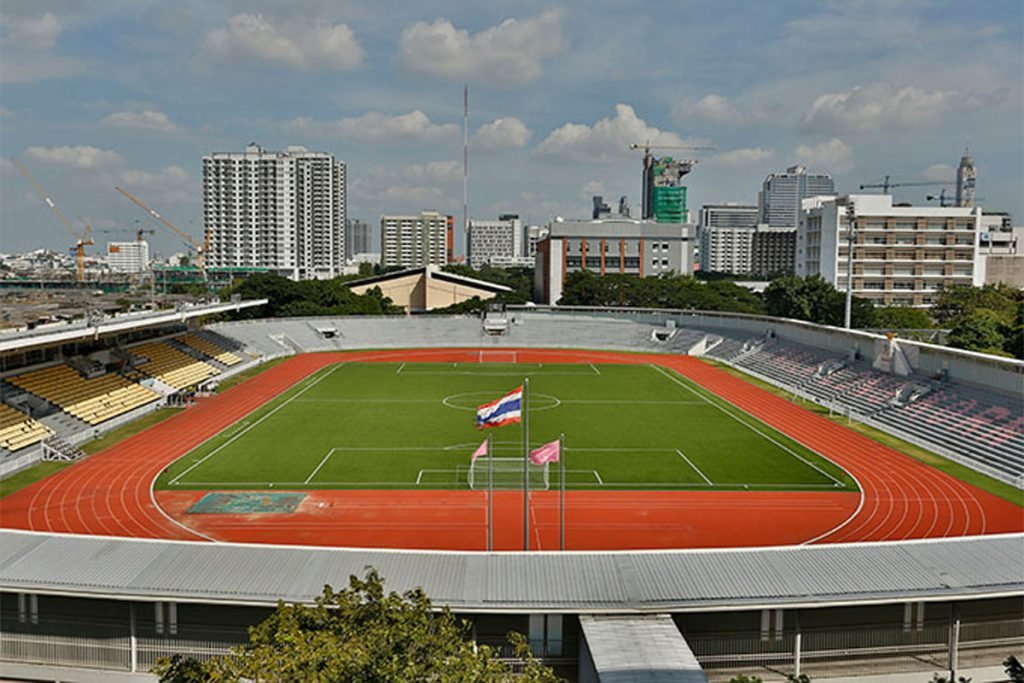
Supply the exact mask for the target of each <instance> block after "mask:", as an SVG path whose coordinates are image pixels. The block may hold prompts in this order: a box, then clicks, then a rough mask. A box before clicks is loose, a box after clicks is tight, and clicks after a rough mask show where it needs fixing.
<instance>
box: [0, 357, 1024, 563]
mask: <svg viewBox="0 0 1024 683" xmlns="http://www.w3.org/2000/svg"><path fill="white" fill-rule="evenodd" d="M489 351H492V352H493V350H489ZM508 351H513V350H508ZM514 351H515V353H516V354H517V360H518V361H519V362H524V363H592V362H593V363H636V364H639V363H644V364H656V365H660V366H662V367H665V368H671V369H673V370H676V371H678V372H680V373H681V374H683V375H685V376H687V377H688V378H690V379H692V380H694V381H696V382H697V383H699V384H701V385H702V386H704V387H706V388H708V389H710V390H711V391H713V392H714V393H716V394H718V395H719V396H722V397H723V398H725V399H726V400H728V401H730V402H731V403H733V404H735V405H737V406H738V407H740V408H742V409H744V410H746V411H747V412H749V413H751V414H753V415H755V416H756V417H758V418H759V419H761V420H763V421H764V422H766V423H768V424H770V425H772V426H773V427H775V428H776V429H778V430H779V431H781V432H783V433H785V434H788V435H789V436H791V437H793V438H794V439H796V440H798V441H800V442H801V443H803V444H805V445H807V446H808V447H810V448H812V449H813V450H815V451H817V452H819V453H821V454H822V455H824V456H826V457H828V458H830V459H831V460H833V461H834V462H836V463H837V464H839V465H840V466H842V467H843V468H844V469H846V470H847V471H848V472H849V473H850V474H851V475H852V476H853V477H854V478H855V479H856V480H857V481H858V483H859V485H860V488H861V494H854V493H832V492H747V491H742V492H740V491H731V492H725V491H656V492H649V491H645V492H640V491H570V492H569V493H568V496H567V500H568V504H567V515H566V520H567V524H566V526H567V531H566V536H567V541H568V547H569V548H570V549H573V550H612V549H639V548H693V547H735V546H760V545H786V544H795V543H805V542H850V541H879V540H900V539H911V538H935V537H945V536H962V535H973V534H985V533H1002V532H1011V531H1024V508H1021V507H1018V506H1016V505H1014V504H1012V503H1010V502H1008V501H1005V500H1003V499H1001V498H999V497H997V496H994V495H992V494H989V493H987V492H985V491H981V490H980V489H977V488H975V487H973V486H971V485H968V484H965V483H963V482H961V481H959V480H957V479H955V478H953V477H950V476H949V475H946V474H944V473H942V472H939V471H938V470H934V469H931V468H929V467H927V466H925V465H923V464H922V463H919V462H918V461H916V460H913V459H912V458H909V457H907V456H904V455H902V454H900V453H897V452H896V451H893V450H892V449H890V448H887V447H885V446H883V445H881V444H878V443H876V442H874V441H871V440H870V439H868V438H866V437H863V436H861V435H859V434H857V433H855V432H852V431H850V430H848V429H846V428H844V427H842V426H841V425H838V424H836V423H834V422H831V421H829V420H826V419H825V418H823V417H820V416H818V415H815V414H813V413H810V412H808V411H806V410H804V409H802V408H800V407H799V406H796V405H794V404H792V403H789V402H788V401H786V400H784V399H782V398H779V397H777V396H775V395H773V394H771V393H768V392H766V391H764V390H762V389H760V388H758V387H755V386H753V385H751V384H748V383H746V382H744V381H742V380H741V379H738V378H736V377H734V376H732V375H730V374H728V373H725V372H723V371H721V370H719V369H717V368H714V367H712V366H709V365H707V364H705V363H702V362H700V361H699V360H697V359H694V358H689V357H685V356H652V355H637V354H626V353H613V352H587V351H546V350H534V349H516V350H514ZM502 352H503V353H504V352H505V351H504V350H502ZM478 358H479V351H478V350H468V349H430V350H402V351H391V352H354V353H325V354H305V355H302V356H297V357H294V358H291V359H289V360H287V361H285V362H284V363H281V364H280V365H278V366H276V367H274V368H271V369H270V370H267V371H266V372H264V373H261V374H259V375H257V376H256V377H254V378H252V379H250V380H248V381H246V382H244V383H242V384H239V385H238V386H236V387H233V388H232V389H230V390H228V391H225V392H223V393H222V394H219V395H217V396H215V397H213V398H211V399H207V400H204V401H202V402H200V403H199V404H198V405H197V406H195V407H193V408H190V409H189V410H186V411H183V412H182V413H181V414H179V415H176V416H174V417H172V418H170V419H168V420H166V421H164V422H161V423H159V424H157V425H155V426H154V427H152V428H150V429H148V430H146V431H144V432H142V433H140V434H137V435H136V436H134V437H131V438H130V439H127V440H125V441H123V442H121V443H119V444H116V445H114V446H112V447H110V448H108V449H106V450H105V451H103V452H101V453H98V454H96V455H94V456H91V457H89V458H87V459H85V460H83V461H82V462H80V463H77V464H75V465H74V466H72V467H69V468H67V469H65V470H63V471H62V472H60V473H58V474H56V475H54V476H52V477H49V478H47V479H45V480H42V481H40V482H36V483H35V484H33V485H32V486H29V487H27V488H25V489H23V490H21V491H19V492H17V493H15V494H12V495H11V496H8V497H7V498H5V499H3V500H2V501H0V525H2V526H3V527H6V528H17V529H32V530H38V531H55V532H69V533H84V534H103V535H113V536H135V537H146V538H173V539H190V540H203V539H209V540H221V541H243V542H264V543H293V544H318V545H334V546H353V547H355V546H361V547H405V548H438V549H453V550H480V549H483V548H484V547H485V545H484V544H485V535H484V534H485V520H486V517H485V514H486V513H485V498H484V495H483V494H482V493H481V492H475V491H312V492H307V496H306V498H305V500H304V501H303V503H302V504H301V505H300V506H299V508H298V509H297V510H296V511H295V512H294V513H293V514H290V515H185V514H184V510H185V509H187V507H188V506H189V505H190V504H191V502H193V501H194V500H195V499H196V498H197V497H199V496H200V495H202V493H203V492H194V491H160V492H155V493H154V492H152V490H151V485H152V482H153V481H154V480H155V478H156V477H157V476H158V475H159V473H160V471H161V470H162V469H163V468H164V467H166V466H167V465H169V464H170V463H171V462H173V461H174V460H175V459H176V458H178V457H180V456H181V455H182V454H184V453H186V452H188V451H189V450H190V449H192V448H194V447H195V446H197V445H199V444H200V443H202V442H203V441H205V440H206V439H208V438H209V437H211V436H213V435H215V434H217V433H218V432H220V431H221V430H223V429H225V428H226V427H228V426H229V425H231V424H232V423H234V422H236V421H237V420H239V419H241V418H242V417H244V416H245V415H246V414H248V413H249V412H251V411H252V410H255V409H256V408H258V407H259V406H261V405H263V404H264V403H266V402H267V401H269V400H270V399H272V398H273V397H274V396H276V395H277V394H279V393H281V392H282V391H284V390H286V389H287V388H288V387H290V386H292V385H294V384H295V383H296V382H298V381H299V380H301V379H302V378H304V377H307V376H308V375H310V374H311V373H313V372H315V371H316V370H318V369H320V368H322V367H324V366H325V365H329V364H331V363H335V362H338V361H342V360H344V361H350V362H354V361H364V362H365V361H382V362H398V361H404V362H427V361H431V362H474V361H476V360H477V359H478ZM158 503H159V504H158ZM557 505H558V504H557V494H555V493H554V492H541V493H535V494H533V495H532V496H531V505H530V515H531V525H532V528H533V532H532V536H531V540H530V545H531V547H532V548H534V549H545V550H546V549H556V548H557V547H558V543H559V539H558V507H557ZM495 510H496V514H495V518H496V520H499V522H498V524H497V526H496V529H495V548H497V549H499V550H517V549H522V546H523V538H522V497H521V494H518V493H514V492H503V493H499V494H498V495H497V496H496V500H495Z"/></svg>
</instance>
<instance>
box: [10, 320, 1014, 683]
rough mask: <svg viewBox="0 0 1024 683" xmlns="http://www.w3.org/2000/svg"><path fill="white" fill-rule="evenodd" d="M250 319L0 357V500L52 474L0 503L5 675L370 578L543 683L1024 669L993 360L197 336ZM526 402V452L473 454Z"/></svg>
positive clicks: (746, 341)
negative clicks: (552, 447) (486, 410)
mask: <svg viewBox="0 0 1024 683" xmlns="http://www.w3.org/2000/svg"><path fill="white" fill-rule="evenodd" d="M259 303H260V302H258V301H257V302H231V303H224V304H210V305H196V306H191V307H182V308H180V309H178V310H175V311H169V312H150V313H143V314H133V315H129V316H119V317H113V318H108V319H103V320H98V319H94V320H88V321H82V322H81V323H77V324H59V325H53V326H41V327H39V328H36V329H33V330H23V331H18V332H12V333H4V334H2V335H0V353H2V360H3V365H2V374H0V379H2V388H3V393H4V398H3V407H2V410H3V411H4V413H3V422H2V431H0V437H2V438H0V447H2V449H3V450H2V451H0V455H2V459H0V473H2V474H4V475H9V474H13V473H15V472H17V471H19V470H23V469H24V468H25V467H26V466H28V465H34V464H36V463H38V462H39V461H41V460H42V461H44V462H43V463H42V465H43V466H44V467H52V469H54V470H55V473H54V474H52V475H50V476H48V477H46V478H42V479H40V480H38V481H35V482H34V483H31V484H29V485H27V486H25V487H24V488H21V489H20V490H17V491H14V492H13V493H10V494H6V493H5V495H4V497H3V499H2V502H0V513H2V526H3V529H2V530H0V537H2V544H3V545H2V547H3V548H4V554H3V555H4V556H3V559H2V560H0V617H2V628H0V661H2V662H3V668H4V673H5V675H6V676H8V677H12V678H18V679H26V680H58V679H60V680H114V679H113V678H112V677H113V676H114V675H115V672H117V673H116V675H117V676H118V678H117V679H116V680H133V679H137V680H150V679H151V678H150V677H148V675H147V674H146V673H145V672H147V671H148V670H149V668H150V667H151V666H152V664H153V663H154V661H155V660H156V659H157V658H159V657H165V656H168V655H170V654H173V653H178V652H184V653H188V654H191V655H193V656H196V657H200V658H202V657H208V656H212V655H216V654H220V653H223V652H225V651H226V650H227V649H229V648H230V647H232V646H234V645H237V644H238V643H240V642H242V641H244V639H245V637H246V627H248V626H250V625H252V624H255V623H257V622H258V621H260V620H261V619H262V618H264V617H265V616H266V615H267V614H269V612H270V611H271V610H272V609H273V607H274V606H275V605H276V604H277V602H278V600H282V599H283V600H286V601H297V602H309V601H311V600H312V599H313V598H314V597H315V596H316V595H318V594H319V593H320V591H321V589H322V587H323V586H324V585H325V584H331V585H341V584H344V583H345V582H346V581H347V578H348V576H349V575H353V574H355V575H362V574H363V573H364V571H365V569H366V568H367V567H371V566H372V567H375V568H377V569H378V570H379V571H380V573H381V575H382V576H384V577H385V579H386V581H387V586H388V587H389V588H391V589H395V590H406V589H410V588H413V587H417V586H422V587H423V588H424V589H425V591H426V592H427V594H428V595H429V596H430V597H431V598H432V599H433V600H434V601H435V603H436V604H439V605H448V606H450V607H451V609H452V610H453V611H454V612H455V613H456V614H458V615H460V616H462V617H465V618H466V619H469V620H470V621H471V622H472V624H473V632H474V637H475V638H476V639H477V641H478V642H481V643H500V642H502V639H503V636H504V634H505V633H506V632H507V631H509V630H518V631H520V632H522V633H525V634H527V635H528V636H529V639H530V642H531V646H532V648H533V650H534V651H535V653H536V654H537V655H538V656H540V657H541V658H542V659H543V661H545V662H546V663H548V664H550V665H551V666H553V667H555V669H556V671H557V672H558V673H559V674H560V675H563V676H565V677H567V678H569V679H570V680H588V681H589V680H624V678H622V676H624V675H628V674H629V672H639V671H644V672H650V671H654V672H658V673H659V674H660V675H663V676H664V680H729V679H730V678H731V677H732V676H734V675H737V674H748V675H758V676H761V677H762V678H764V679H765V680H784V679H785V677H786V676H787V675H789V674H801V673H805V674H808V675H810V676H811V677H812V678H813V679H814V680H853V679H857V680H864V679H865V678H866V677H869V676H872V675H879V676H881V678H879V679H878V680H900V679H899V678H897V677H898V676H900V675H904V674H905V675H907V676H909V678H907V679H906V680H927V678H928V677H929V676H931V674H932V673H933V672H940V671H941V672H946V675H949V674H950V672H957V673H958V675H959V674H960V673H964V672H967V673H969V674H970V675H973V676H974V680H975V681H981V680H998V679H999V677H1000V676H1001V675H1002V667H1001V664H1000V663H1001V662H1002V660H1003V659H1005V658H1006V657H1007V656H1008V655H1010V654H1018V655H1019V653H1020V652H1021V651H1022V648H1024V626H1022V623H1024V622H1022V617H1024V609H1022V601H1021V597H1022V596H1024V572H1022V570H1021V566H1022V561H1024V555H1022V550H1021V548H1022V541H1024V513H1022V507H1021V504H1022V492H1021V490H1022V482H1024V411H1022V406H1021V402H1020V391H1021V379H1022V374H1024V363H1022V362H1020V361H1014V360H1004V359H1001V358H996V357H992V356H987V355H983V354H977V353H971V352H965V351H957V350H951V349H947V348H942V347H938V346H933V345H929V344H923V343H916V342H911V341H904V340H896V339H892V338H888V337H886V336H882V335H877V334H869V333H864V332H856V331H853V332H851V331H847V330H840V329H836V328H830V327H823V326H818V325H813V324H810V323H803V322H799V321H792V320H780V319H774V318H766V317H759V316H747V315H741V314H725V313H704V312H693V311H662V310H609V309H600V310H596V309H593V310H588V309H567V308H552V309H546V308H536V307H529V308H527V307H523V308H510V309H508V310H501V311H491V312H488V313H487V314H486V315H484V316H483V317H473V316H458V317H449V316H401V317H351V318H315V319H314V318H301V319H297V318H296V319H251V320H236V321H221V322H208V321H209V320H210V319H211V317H212V316H218V315H222V314H225V313H230V312H237V311H240V310H243V309H247V308H251V307H253V306H257V305H259ZM520 385H525V386H527V387H528V391H527V394H526V398H525V401H524V404H525V405H524V408H525V410H524V412H525V414H526V415H527V416H528V418H529V429H528V433H527V430H526V429H524V425H523V424H512V425H507V426H503V427H500V428H497V429H493V430H487V432H486V434H485V433H482V432H481V431H480V430H478V429H477V426H476V424H475V419H474V417H475V411H476V407H477V406H478V405H480V404H483V403H486V402H488V401H492V400H494V399H497V398H499V397H500V396H502V395H503V394H505V393H506V392H508V391H510V390H513V389H515V388H516V387H518V386H520ZM150 423H152V424H151V426H148V428H146V429H142V430H137V429H135V430H133V431H135V432H137V433H134V434H133V435H132V436H129V437H127V438H118V437H117V435H118V433H119V431H118V430H121V429H125V428H126V427H127V428H131V427H132V426H133V425H134V426H138V425H150ZM107 432H110V433H111V435H110V436H107V437H104V436H103V435H104V434H106V433H107ZM487 434H489V435H490V436H491V438H490V440H489V441H488V442H487V443H488V451H487V455H486V456H484V457H474V455H473V454H474V452H475V451H476V450H477V449H478V448H479V447H480V446H481V440H482V439H483V438H484V436H486V435H487ZM556 440H557V441H558V442H559V443H561V444H562V446H561V451H560V452H561V456H562V457H561V458H560V459H559V461H558V462H553V463H547V464H546V465H542V466H534V465H526V464H525V462H524V450H529V449H532V448H537V447H539V446H541V445H542V444H544V443H549V442H552V441H556ZM89 442H93V443H109V445H107V446H106V447H105V448H102V449H101V450H99V451H98V452H96V453H94V454H91V455H89V456H88V457H84V458H82V457H81V456H82V449H83V448H88V445H87V444H88V443H89ZM908 448H909V449H910V450H912V451H913V452H914V455H915V457H911V456H910V455H907V454H905V453H903V452H901V450H907V449H908ZM68 461H70V462H72V464H70V465H68V466H62V465H63V464H64V463H65V462H68ZM524 469H525V470H526V474H525V476H524ZM56 470H59V471H56ZM13 476H14V477H16V476H18V475H17V474H13ZM524 481H525V482H527V483H528V488H529V493H528V495H526V496H524V493H523V488H524ZM509 656H510V657H511V653H509ZM616 676H619V678H616ZM659 680H660V679H659ZM868 680H870V679H868Z"/></svg>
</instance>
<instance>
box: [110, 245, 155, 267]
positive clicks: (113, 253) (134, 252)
mask: <svg viewBox="0 0 1024 683" xmlns="http://www.w3.org/2000/svg"><path fill="white" fill-rule="evenodd" d="M107 265H108V266H110V269H111V270H112V271H114V272H115V273H142V272H145V271H146V270H148V269H149V243H148V242H146V241H145V240H138V241H136V242H108V243H107Z"/></svg>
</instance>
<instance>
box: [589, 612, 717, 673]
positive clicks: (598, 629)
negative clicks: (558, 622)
mask: <svg viewBox="0 0 1024 683" xmlns="http://www.w3.org/2000/svg"><path fill="white" fill-rule="evenodd" d="M580 627H581V628H582V629H583V635H584V637H585V638H586V641H587V651H588V652H589V653H590V663H591V664H593V669H594V673H595V674H596V675H597V680H598V681H600V683H706V681H707V680H708V679H707V676H705V675H704V672H703V671H702V670H701V667H700V664H699V663H698V662H697V658H696V657H695V656H694V654H693V650H691V649H690V646H689V644H688V643H687V642H686V639H685V638H683V635H682V634H681V633H680V632H679V629H678V628H676V625H675V622H673V621H672V617H671V616H669V615H667V614H646V615H643V616H638V615H633V616H628V617H627V616H614V617H608V616H600V617H596V616H581V617H580Z"/></svg>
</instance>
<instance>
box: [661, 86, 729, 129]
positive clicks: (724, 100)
mask: <svg viewBox="0 0 1024 683" xmlns="http://www.w3.org/2000/svg"><path fill="white" fill-rule="evenodd" d="M672 118H673V120H675V121H676V122H677V123H685V122H687V121H690V120H692V119H699V120H703V121H712V122H714V123H728V124H732V125H739V124H742V123H744V122H745V121H746V117H745V116H744V115H743V114H741V113H740V111H739V110H738V109H737V108H736V107H734V106H733V104H732V103H731V102H730V101H729V98H728V97H724V96H722V95H716V94H714V93H712V94H710V95H705V96H704V97H702V98H700V99H699V100H697V101H696V102H680V103H679V104H677V105H676V106H675V107H673V109H672Z"/></svg>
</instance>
